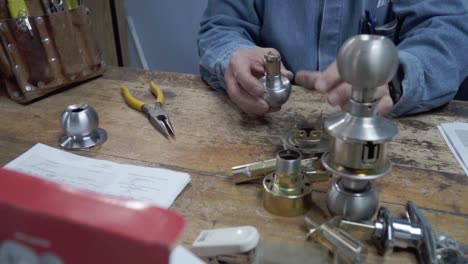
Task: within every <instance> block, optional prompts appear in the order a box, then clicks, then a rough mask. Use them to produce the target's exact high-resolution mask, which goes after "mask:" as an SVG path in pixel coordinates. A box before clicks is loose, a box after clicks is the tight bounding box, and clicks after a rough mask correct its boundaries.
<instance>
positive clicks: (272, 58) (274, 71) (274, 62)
mask: <svg viewBox="0 0 468 264" xmlns="http://www.w3.org/2000/svg"><path fill="white" fill-rule="evenodd" d="M265 74H266V76H267V77H275V76H279V75H281V56H280V55H279V54H276V53H274V52H272V51H270V52H268V53H267V54H265Z"/></svg>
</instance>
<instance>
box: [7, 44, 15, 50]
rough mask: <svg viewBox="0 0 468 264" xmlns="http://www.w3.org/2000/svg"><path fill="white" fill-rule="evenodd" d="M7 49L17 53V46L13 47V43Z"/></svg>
mask: <svg viewBox="0 0 468 264" xmlns="http://www.w3.org/2000/svg"><path fill="white" fill-rule="evenodd" d="M7 47H8V50H9V51H10V52H15V50H16V48H15V45H13V44H11V43H10V44H8V45H7Z"/></svg>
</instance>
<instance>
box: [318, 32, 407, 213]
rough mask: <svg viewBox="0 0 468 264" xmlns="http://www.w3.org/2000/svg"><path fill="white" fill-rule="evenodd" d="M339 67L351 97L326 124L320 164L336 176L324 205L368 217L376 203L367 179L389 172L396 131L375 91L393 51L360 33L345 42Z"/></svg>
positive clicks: (390, 68) (391, 67) (390, 67)
mask: <svg viewBox="0 0 468 264" xmlns="http://www.w3.org/2000/svg"><path fill="white" fill-rule="evenodd" d="M337 66H338V71H339V73H340V76H341V77H342V79H343V80H344V81H345V82H347V83H349V84H351V85H352V96H351V99H350V100H349V104H348V107H347V111H346V112H344V113H337V114H335V115H332V116H330V117H329V118H327V120H326V121H325V123H324V128H325V131H326V132H327V133H328V134H329V136H330V152H329V153H326V154H324V155H323V156H322V164H323V165H324V167H325V168H326V169H327V170H328V171H330V172H331V173H333V174H334V175H335V176H337V177H338V178H337V180H335V181H334V182H333V183H332V185H331V186H330V188H329V190H328V193H327V206H328V209H329V211H330V212H331V213H332V214H333V215H340V216H344V217H346V218H349V219H353V220H362V219H370V218H371V217H372V216H373V215H374V214H375V212H376V210H377V207H378V192H377V189H376V188H375V187H374V186H373V184H372V183H371V181H372V180H375V179H377V178H380V177H382V176H385V175H387V174H388V173H389V172H390V171H391V167H392V165H391V163H390V161H389V160H388V159H387V158H386V152H387V144H388V143H389V142H390V141H392V140H394V139H395V138H396V136H397V135H398V128H397V126H396V125H395V124H393V123H392V122H391V121H390V120H388V119H386V118H383V117H382V116H380V115H379V114H378V113H377V103H378V102H377V101H376V100H375V99H374V94H375V92H376V90H377V87H379V86H382V85H385V84H387V83H388V82H389V81H390V80H391V79H392V78H393V75H394V74H395V72H396V70H397V68H398V56H397V50H396V48H395V46H394V44H393V43H392V41H391V40H390V39H388V38H386V37H382V36H376V35H358V36H355V37H352V38H351V39H349V40H348V41H346V42H345V44H343V46H342V47H341V49H340V52H339V54H338V57H337Z"/></svg>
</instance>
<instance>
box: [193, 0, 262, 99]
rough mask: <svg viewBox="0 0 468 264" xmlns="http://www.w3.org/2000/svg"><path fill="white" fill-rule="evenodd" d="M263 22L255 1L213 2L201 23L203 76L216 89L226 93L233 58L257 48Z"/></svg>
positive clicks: (200, 43) (221, 0)
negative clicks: (237, 52) (245, 50)
mask: <svg viewBox="0 0 468 264" xmlns="http://www.w3.org/2000/svg"><path fill="white" fill-rule="evenodd" d="M259 31H260V26H259V19H258V16H257V14H256V12H255V8H254V1H238V0H235V1H232V0H209V1H208V5H207V8H206V10H205V13H204V14H203V17H202V20H201V22H200V31H199V34H198V40H197V44H198V53H199V55H200V74H201V76H202V78H203V79H204V80H205V81H206V82H208V84H210V85H211V86H212V87H213V88H214V89H216V90H224V88H225V83H224V72H225V70H226V68H227V65H228V63H229V60H230V58H231V55H232V54H233V53H234V52H236V51H239V50H242V49H247V48H250V47H254V46H256V44H255V43H257V41H258V38H259Z"/></svg>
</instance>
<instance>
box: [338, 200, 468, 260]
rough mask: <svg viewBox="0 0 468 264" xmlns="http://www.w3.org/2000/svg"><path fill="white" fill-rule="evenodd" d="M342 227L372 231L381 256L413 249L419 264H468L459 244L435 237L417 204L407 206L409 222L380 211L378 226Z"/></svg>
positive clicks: (350, 223) (351, 223)
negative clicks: (394, 249) (397, 250)
mask: <svg viewBox="0 0 468 264" xmlns="http://www.w3.org/2000/svg"><path fill="white" fill-rule="evenodd" d="M339 226H340V227H343V228H345V229H348V228H359V229H362V228H364V229H368V230H372V232H373V235H372V236H373V238H374V241H375V244H376V246H377V248H378V250H379V253H381V254H382V255H385V254H387V253H389V252H391V251H392V250H393V248H394V247H398V248H414V249H416V250H417V252H418V258H419V261H420V263H430V264H448V263H460V264H461V263H465V260H464V257H463V252H461V250H460V248H459V246H458V244H457V242H456V241H455V240H453V239H451V238H449V237H447V236H438V237H437V236H436V235H435V233H434V232H433V230H432V228H431V225H430V224H429V222H428V221H427V220H426V218H425V217H424V215H423V214H422V213H421V211H420V210H419V208H418V207H417V206H416V204H415V203H413V202H411V201H409V202H408V203H407V204H406V218H403V219H401V218H396V217H393V216H392V214H391V213H390V211H388V210H387V209H386V208H384V207H381V208H380V209H379V212H378V214H377V220H376V221H375V222H373V223H372V222H354V221H350V220H344V219H341V220H340V224H339Z"/></svg>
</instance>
